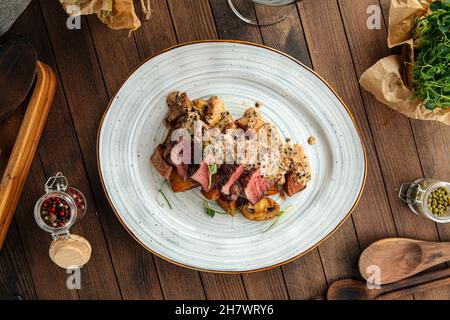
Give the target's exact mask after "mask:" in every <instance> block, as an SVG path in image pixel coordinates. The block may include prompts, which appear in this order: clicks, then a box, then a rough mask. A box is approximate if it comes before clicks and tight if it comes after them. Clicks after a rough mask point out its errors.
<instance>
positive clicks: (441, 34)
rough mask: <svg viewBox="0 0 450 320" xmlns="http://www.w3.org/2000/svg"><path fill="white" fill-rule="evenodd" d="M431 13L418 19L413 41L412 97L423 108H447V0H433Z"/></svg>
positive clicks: (449, 88) (449, 91) (449, 72)
mask: <svg viewBox="0 0 450 320" xmlns="http://www.w3.org/2000/svg"><path fill="white" fill-rule="evenodd" d="M430 10H431V13H430V14H428V15H425V16H423V17H421V18H419V19H418V20H417V26H416V28H415V30H414V33H413V36H414V44H415V47H416V48H417V49H418V50H419V54H418V56H417V59H416V61H415V64H414V71H413V72H414V73H413V77H414V96H415V97H416V98H419V99H421V100H423V104H424V106H425V108H427V109H429V110H433V109H435V108H437V107H440V108H443V109H447V108H450V68H449V65H450V1H449V0H443V1H442V0H435V1H433V2H431V4H430Z"/></svg>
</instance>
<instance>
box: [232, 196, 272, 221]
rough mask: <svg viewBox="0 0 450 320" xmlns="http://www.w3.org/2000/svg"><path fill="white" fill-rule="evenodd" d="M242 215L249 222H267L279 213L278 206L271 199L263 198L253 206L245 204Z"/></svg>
mask: <svg viewBox="0 0 450 320" xmlns="http://www.w3.org/2000/svg"><path fill="white" fill-rule="evenodd" d="M241 212H242V215H243V216H244V217H246V218H247V219H248V220H251V221H267V220H271V219H273V218H275V217H276V216H277V215H278V214H279V213H280V205H279V204H278V203H277V202H276V201H275V200H273V199H270V198H263V199H262V200H261V201H259V202H258V203H256V204H255V205H253V204H251V203H250V202H247V203H246V204H244V206H243V207H242V210H241Z"/></svg>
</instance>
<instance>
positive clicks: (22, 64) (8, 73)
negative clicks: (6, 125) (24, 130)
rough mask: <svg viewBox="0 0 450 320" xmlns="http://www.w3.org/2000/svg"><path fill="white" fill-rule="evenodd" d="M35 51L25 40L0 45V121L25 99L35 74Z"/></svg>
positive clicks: (13, 40) (14, 40) (10, 41)
mask: <svg viewBox="0 0 450 320" xmlns="http://www.w3.org/2000/svg"><path fill="white" fill-rule="evenodd" d="M36 62H37V57H36V52H35V51H34V49H33V47H32V46H31V45H30V44H29V43H28V42H27V41H25V40H21V39H12V40H9V41H7V42H5V43H3V44H2V45H0V88H1V90H2V94H1V95H0V122H1V121H2V120H4V119H6V117H8V116H9V115H11V114H12V113H13V112H14V111H15V110H16V109H17V107H19V106H20V105H21V103H22V102H23V101H24V100H25V98H26V97H27V95H28V92H29V91H30V89H31V87H32V85H33V82H34V78H35V76H36Z"/></svg>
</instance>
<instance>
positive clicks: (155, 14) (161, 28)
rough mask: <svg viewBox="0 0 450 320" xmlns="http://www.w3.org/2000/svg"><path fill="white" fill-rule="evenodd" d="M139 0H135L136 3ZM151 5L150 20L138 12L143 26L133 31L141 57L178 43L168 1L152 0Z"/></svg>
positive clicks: (144, 57) (143, 57)
mask: <svg viewBox="0 0 450 320" xmlns="http://www.w3.org/2000/svg"><path fill="white" fill-rule="evenodd" d="M138 1H139V0H134V3H135V5H137V2H138ZM151 5H152V16H151V17H150V19H149V20H148V21H145V20H144V17H143V16H142V13H141V12H140V11H138V12H137V14H138V16H139V18H140V19H141V21H142V26H141V27H140V28H139V29H138V30H136V32H134V33H133V35H134V37H135V39H136V45H137V47H138V51H139V55H140V57H141V59H146V58H147V57H149V56H150V55H153V54H156V53H158V52H160V51H162V50H164V49H166V48H169V47H171V46H174V45H176V44H177V38H176V35H175V30H174V26H173V25H172V18H171V16H170V12H169V7H168V4H167V1H152V4H151Z"/></svg>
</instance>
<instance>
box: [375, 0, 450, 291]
mask: <svg viewBox="0 0 450 320" xmlns="http://www.w3.org/2000/svg"><path fill="white" fill-rule="evenodd" d="M390 2H391V1H390V0H380V4H381V7H382V10H383V17H384V20H385V27H386V28H387V26H388V25H389V7H390ZM386 32H387V31H386ZM410 122H411V127H412V131H413V135H414V139H415V144H416V147H417V151H418V154H419V159H420V164H421V167H422V171H423V176H424V177H435V178H438V179H441V180H444V181H450V170H449V169H450V153H449V152H448V150H450V139H449V137H450V127H449V126H446V125H443V124H441V123H438V122H432V121H420V120H414V119H411V120H410ZM417 178H418V177H417ZM437 229H438V234H439V239H440V240H441V241H449V239H450V226H449V225H442V224H437ZM448 295H449V293H447V291H446V290H442V289H439V290H433V291H432V292H430V293H428V294H425V295H424V294H418V295H416V298H417V299H431V298H433V299H443V298H444V297H445V298H446V299H448Z"/></svg>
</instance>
